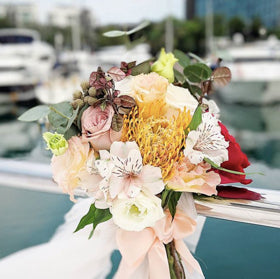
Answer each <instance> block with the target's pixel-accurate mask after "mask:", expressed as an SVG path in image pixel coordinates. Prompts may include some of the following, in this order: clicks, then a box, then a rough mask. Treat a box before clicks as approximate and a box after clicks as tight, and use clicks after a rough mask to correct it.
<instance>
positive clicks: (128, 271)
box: [114, 260, 135, 279]
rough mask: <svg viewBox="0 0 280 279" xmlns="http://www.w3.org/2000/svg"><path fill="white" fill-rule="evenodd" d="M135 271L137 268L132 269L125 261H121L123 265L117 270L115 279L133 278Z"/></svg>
mask: <svg viewBox="0 0 280 279" xmlns="http://www.w3.org/2000/svg"><path fill="white" fill-rule="evenodd" d="M134 271H135V267H131V266H129V265H127V264H126V263H125V261H124V260H121V263H120V265H119V268H118V270H117V273H116V275H115V276H114V279H129V278H132V277H131V276H132V275H133V273H134Z"/></svg>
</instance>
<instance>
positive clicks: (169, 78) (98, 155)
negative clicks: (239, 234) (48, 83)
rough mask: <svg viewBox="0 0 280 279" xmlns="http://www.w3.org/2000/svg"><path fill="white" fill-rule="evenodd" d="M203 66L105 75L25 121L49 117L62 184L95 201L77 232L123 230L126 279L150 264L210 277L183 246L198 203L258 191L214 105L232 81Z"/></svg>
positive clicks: (180, 63)
mask: <svg viewBox="0 0 280 279" xmlns="http://www.w3.org/2000/svg"><path fill="white" fill-rule="evenodd" d="M197 61H198V58H195V59H192V60H191V59H190V58H189V57H188V56H187V55H185V54H184V53H182V52H181V51H178V50H176V51H175V52H174V54H173V53H165V50H164V49H162V50H161V53H160V56H159V59H158V60H157V61H155V62H154V63H153V62H152V61H151V60H150V61H146V62H143V63H141V64H138V65H136V62H130V63H125V62H122V63H121V66H120V67H112V68H111V69H109V70H108V71H107V72H104V71H103V70H102V69H101V68H100V67H99V68H98V69H97V71H94V72H92V73H91V75H90V78H89V80H88V81H85V82H82V83H81V88H80V89H79V90H77V91H76V92H75V93H74V94H73V101H72V102H63V103H59V104H55V105H51V106H47V105H40V106H37V107H35V108H32V109H31V110H29V111H27V112H26V113H24V114H23V115H22V116H21V117H20V120H22V121H35V120H38V119H40V118H42V117H45V116H47V119H48V122H49V123H50V125H51V127H52V129H53V131H54V132H55V133H51V132H46V133H44V135H43V137H44V139H45V141H46V143H47V148H48V149H50V150H51V151H52V152H53V157H52V162H51V165H52V170H53V178H54V180H55V182H56V183H57V184H58V185H59V186H60V187H61V188H62V189H63V191H64V192H66V193H68V194H69V195H70V198H71V200H72V201H75V197H74V194H75V193H74V191H75V189H76V188H80V189H83V190H84V191H85V193H87V195H88V196H92V197H94V203H93V204H92V205H91V207H90V209H89V211H88V213H87V214H86V215H85V216H84V217H83V218H82V219H81V221H80V223H79V224H78V226H77V229H76V231H79V230H81V229H83V228H84V227H85V226H88V225H91V226H92V232H91V235H90V237H92V235H94V230H95V228H96V226H97V225H98V224H100V223H102V222H107V221H108V220H110V219H112V221H113V223H114V224H115V225H116V226H118V227H119V229H118V230H117V233H116V238H117V243H118V246H119V250H120V252H121V254H122V257H123V259H122V262H121V264H120V267H119V270H118V272H117V274H116V277H115V278H117V279H118V278H122V279H124V278H133V274H134V273H135V272H137V271H139V267H140V266H141V265H146V269H147V270H148V275H145V276H148V277H149V278H154V279H155V278H172V279H173V278H177V279H181V278H186V274H188V275H189V276H191V275H192V274H195V273H199V274H202V271H201V269H200V266H199V264H198V263H197V261H196V260H195V259H194V258H193V256H192V255H191V253H190V252H189V250H188V248H187V247H186V246H185V244H184V242H183V238H185V237H186V236H188V235H190V234H192V233H193V231H194V229H195V226H196V222H195V220H194V219H193V214H192V212H193V211H194V210H195V209H194V203H193V196H192V194H200V195H201V194H202V195H207V196H211V195H219V192H218V191H217V186H218V185H219V184H226V183H233V182H241V183H243V184H248V183H250V182H251V180H250V179H247V178H246V176H245V173H244V168H246V167H247V166H248V165H249V162H248V159H247V157H246V155H245V154H244V153H242V151H241V149H240V146H239V145H238V143H237V142H236V141H235V139H234V138H233V137H232V136H231V135H230V134H229V133H228V131H227V129H226V127H225V126H224V125H223V124H222V123H221V121H220V120H219V109H218V107H217V105H216V104H215V103H214V101H211V100H208V99H207V97H208V96H209V95H210V94H211V92H212V91H213V88H214V87H219V86H225V85H226V84H227V83H228V82H229V81H230V79H231V73H230V71H229V69H228V68H226V67H217V68H216V69H214V70H211V69H210V68H209V67H208V66H207V65H206V64H204V63H202V62H201V61H198V62H197ZM175 63H176V64H175ZM174 65H175V66H174ZM219 187H221V186H219ZM218 189H219V188H218ZM220 189H221V192H222V195H223V196H226V195H227V191H225V189H224V188H223V187H222V188H220ZM230 189H232V187H230ZM257 198H259V196H258V197H257ZM136 239H137V240H136ZM143 276H144V275H143ZM143 278H144V277H143ZM187 278H188V277H187Z"/></svg>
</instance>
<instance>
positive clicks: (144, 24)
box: [103, 20, 150, 38]
mask: <svg viewBox="0 0 280 279" xmlns="http://www.w3.org/2000/svg"><path fill="white" fill-rule="evenodd" d="M149 24H150V22H149V21H147V20H145V21H143V22H142V23H140V24H139V25H137V26H136V27H134V28H133V29H131V30H129V31H121V30H112V31H108V32H105V33H103V36H105V37H109V38H113V37H122V36H125V35H126V36H128V35H131V34H133V33H136V32H138V31H139V30H141V29H143V28H145V27H147V26H148V25H149Z"/></svg>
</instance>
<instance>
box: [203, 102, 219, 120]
mask: <svg viewBox="0 0 280 279" xmlns="http://www.w3.org/2000/svg"><path fill="white" fill-rule="evenodd" d="M202 103H203V104H205V105H207V106H208V112H210V113H211V114H212V115H214V116H215V117H216V118H218V119H219V118H220V109H219V107H218V106H217V104H216V103H215V101H214V100H207V99H205V98H203V100H202Z"/></svg>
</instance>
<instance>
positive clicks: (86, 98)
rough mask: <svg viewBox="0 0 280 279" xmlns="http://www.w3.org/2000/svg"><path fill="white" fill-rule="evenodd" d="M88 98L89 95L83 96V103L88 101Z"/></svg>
mask: <svg viewBox="0 0 280 279" xmlns="http://www.w3.org/2000/svg"><path fill="white" fill-rule="evenodd" d="M88 98H89V96H85V97H84V103H85V104H86V103H88Z"/></svg>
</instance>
